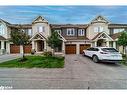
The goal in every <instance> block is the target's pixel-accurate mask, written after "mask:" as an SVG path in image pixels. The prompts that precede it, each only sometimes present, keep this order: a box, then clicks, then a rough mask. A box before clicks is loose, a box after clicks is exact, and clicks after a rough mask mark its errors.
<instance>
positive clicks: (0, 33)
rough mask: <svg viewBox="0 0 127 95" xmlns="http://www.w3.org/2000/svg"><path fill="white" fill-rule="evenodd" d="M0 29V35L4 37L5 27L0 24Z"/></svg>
mask: <svg viewBox="0 0 127 95" xmlns="http://www.w3.org/2000/svg"><path fill="white" fill-rule="evenodd" d="M0 28H1V29H0V35H5V26H4V25H3V24H2V23H0Z"/></svg>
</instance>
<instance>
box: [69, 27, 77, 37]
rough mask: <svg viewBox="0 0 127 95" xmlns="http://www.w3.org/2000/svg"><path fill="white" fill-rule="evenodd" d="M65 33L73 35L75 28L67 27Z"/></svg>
mask: <svg viewBox="0 0 127 95" xmlns="http://www.w3.org/2000/svg"><path fill="white" fill-rule="evenodd" d="M67 35H68V36H74V35H75V29H74V28H68V29H67Z"/></svg>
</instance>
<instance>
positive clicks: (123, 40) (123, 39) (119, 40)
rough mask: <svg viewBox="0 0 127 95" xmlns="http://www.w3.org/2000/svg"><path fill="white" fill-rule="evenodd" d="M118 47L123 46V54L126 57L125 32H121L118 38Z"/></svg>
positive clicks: (126, 43) (126, 33)
mask: <svg viewBox="0 0 127 95" xmlns="http://www.w3.org/2000/svg"><path fill="white" fill-rule="evenodd" d="M118 45H120V46H123V53H126V55H127V52H126V50H125V49H126V46H127V32H126V31H124V32H122V33H121V35H120V36H119V38H118ZM124 51H125V52H124ZM126 57H127V56H126Z"/></svg>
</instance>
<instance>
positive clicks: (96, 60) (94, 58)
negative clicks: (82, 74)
mask: <svg viewBox="0 0 127 95" xmlns="http://www.w3.org/2000/svg"><path fill="white" fill-rule="evenodd" d="M93 61H94V62H95V63H97V62H98V61H99V60H98V57H97V56H96V55H94V56H93Z"/></svg>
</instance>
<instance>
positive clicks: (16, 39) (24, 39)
mask: <svg viewBox="0 0 127 95" xmlns="http://www.w3.org/2000/svg"><path fill="white" fill-rule="evenodd" d="M10 35H11V39H10V41H11V42H13V43H14V44H16V45H21V46H22V50H23V56H22V59H21V61H24V60H26V58H25V55H24V46H25V45H27V44H29V43H30V42H29V38H30V36H29V35H27V34H26V32H25V31H23V29H22V28H20V29H14V30H12V31H11V34H10Z"/></svg>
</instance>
